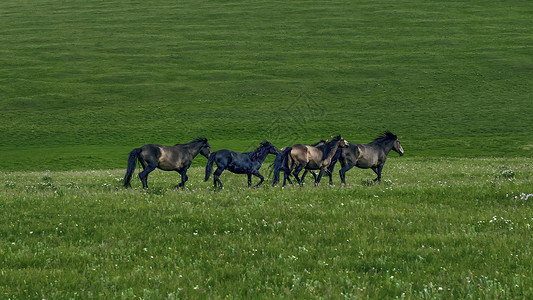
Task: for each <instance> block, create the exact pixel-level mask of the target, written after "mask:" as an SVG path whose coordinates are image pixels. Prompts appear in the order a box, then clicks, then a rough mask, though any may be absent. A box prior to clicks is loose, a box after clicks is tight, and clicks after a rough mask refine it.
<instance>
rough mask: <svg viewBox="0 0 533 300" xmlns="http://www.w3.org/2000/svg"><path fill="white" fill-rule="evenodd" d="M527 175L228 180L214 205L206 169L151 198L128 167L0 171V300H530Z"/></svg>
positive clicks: (501, 164)
mask: <svg viewBox="0 0 533 300" xmlns="http://www.w3.org/2000/svg"><path fill="white" fill-rule="evenodd" d="M532 166H533V161H532V160H531V159H465V158H463V159H405V158H391V159H390V161H389V162H388V164H387V166H386V167H385V170H384V178H383V179H384V182H383V183H382V184H381V185H372V184H370V183H369V182H370V180H371V179H372V178H373V174H372V172H371V171H369V170H359V169H357V170H351V171H350V172H348V173H347V183H348V186H347V187H345V188H340V187H339V186H334V187H328V186H325V185H322V186H320V187H318V188H315V187H313V186H312V185H311V184H308V185H306V186H304V187H303V188H299V187H288V188H285V189H281V188H280V187H278V188H272V187H270V186H269V182H268V181H267V182H266V184H265V185H264V186H263V187H262V188H260V189H256V190H253V189H248V188H246V187H245V186H246V176H243V175H235V174H231V173H227V174H226V173H224V174H223V175H222V178H221V180H222V181H223V182H224V183H225V187H226V189H225V190H224V191H220V192H214V191H213V190H212V188H211V184H212V182H211V181H209V182H203V181H202V178H203V169H202V168H193V169H191V171H190V173H191V174H190V181H189V182H188V184H187V187H186V189H185V190H184V191H174V190H173V189H172V188H173V186H174V185H175V183H176V182H177V180H178V178H179V176H178V175H177V174H175V173H173V172H162V171H156V172H154V173H153V176H152V175H151V177H150V178H149V183H150V185H151V189H150V190H148V191H142V190H141V189H140V188H141V185H140V182H139V181H138V180H135V181H134V182H133V186H134V188H133V189H123V188H122V187H121V184H122V183H121V178H122V176H123V170H110V171H84V172H34V173H19V172H14V173H13V172H10V173H2V174H1V175H0V177H1V178H0V184H1V188H0V199H3V200H2V201H1V202H0V236H1V239H2V243H1V244H0V254H1V255H0V258H1V261H0V274H1V277H0V278H1V279H0V290H1V291H2V296H1V297H2V298H10V299H20V298H27V297H29V298H36V297H40V298H50V299H52V298H145V299H160V298H170V299H178V298H179V299H183V298H207V297H212V298H227V297H229V298H239V299H242V298H281V297H290V298H321V297H323V298H348V299H358V298H367V297H368V298H381V299H383V298H394V297H406V298H431V299H434V298H438V299H449V298H469V297H471V298H492V299H494V298H502V299H509V298H531V297H532V296H533V284H532V282H533V281H532V280H531V272H530V266H531V265H532V264H533V261H532V255H531V254H532V250H533V248H532V247H533V245H532V229H531V225H533V219H532V216H533V214H532V213H533V212H532V205H531V203H532V202H531V201H532V200H533V196H530V197H529V199H527V200H525V199H523V198H525V197H524V196H521V194H522V193H525V194H531V193H532V192H533V190H531V180H532V172H531V169H532ZM264 173H266V171H264ZM334 179H335V183H337V184H338V183H339V179H338V176H336V177H335V178H334ZM254 182H255V181H254ZM309 183H310V182H309Z"/></svg>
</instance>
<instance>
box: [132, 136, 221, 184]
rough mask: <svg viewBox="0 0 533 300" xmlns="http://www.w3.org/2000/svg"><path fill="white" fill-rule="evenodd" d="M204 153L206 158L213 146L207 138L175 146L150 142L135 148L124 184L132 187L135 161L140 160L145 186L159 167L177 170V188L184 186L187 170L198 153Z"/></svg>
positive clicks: (165, 169) (141, 175) (142, 179)
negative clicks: (179, 176) (178, 180)
mask: <svg viewBox="0 0 533 300" xmlns="http://www.w3.org/2000/svg"><path fill="white" fill-rule="evenodd" d="M198 153H199V154H202V155H203V156H205V158H208V157H209V154H211V147H210V146H209V143H208V142H207V139H206V138H197V139H195V140H193V141H192V142H190V143H187V144H176V145H174V146H162V145H154V144H148V145H144V146H142V147H141V148H136V149H133V151H131V152H130V157H129V159H128V170H127V171H126V176H124V186H125V187H130V186H131V184H130V181H131V176H132V175H133V171H135V161H136V160H139V162H140V163H141V165H142V167H143V169H144V170H143V171H142V172H140V173H139V178H140V179H141V182H142V184H143V188H144V189H147V188H148V174H150V172H152V171H153V170H155V169H156V168H159V169H161V170H164V171H177V172H178V173H180V175H181V183H180V184H178V185H176V188H179V187H181V188H183V187H184V186H185V182H186V181H187V179H188V177H187V170H188V169H189V167H190V166H191V162H192V160H193V159H194V158H195V157H196V155H198Z"/></svg>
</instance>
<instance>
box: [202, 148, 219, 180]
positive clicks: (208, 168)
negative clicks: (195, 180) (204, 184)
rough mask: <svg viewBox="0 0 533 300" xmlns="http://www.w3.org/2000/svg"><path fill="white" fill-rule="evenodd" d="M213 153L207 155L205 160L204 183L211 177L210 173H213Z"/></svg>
mask: <svg viewBox="0 0 533 300" xmlns="http://www.w3.org/2000/svg"><path fill="white" fill-rule="evenodd" d="M215 153H216V152H212V153H211V154H210V155H209V158H208V159H207V165H206V166H205V179H204V181H207V180H209V177H210V176H211V172H213V162H214V161H215Z"/></svg>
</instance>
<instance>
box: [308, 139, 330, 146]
mask: <svg viewBox="0 0 533 300" xmlns="http://www.w3.org/2000/svg"><path fill="white" fill-rule="evenodd" d="M325 143H327V141H326V140H320V141H318V142H316V143H314V144H311V145H310V146H313V147H316V145H318V144H322V145H324V144H325Z"/></svg>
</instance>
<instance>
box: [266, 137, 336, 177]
mask: <svg viewBox="0 0 533 300" xmlns="http://www.w3.org/2000/svg"><path fill="white" fill-rule="evenodd" d="M346 145H347V142H346V141H345V140H344V139H343V138H342V137H341V136H340V135H339V136H336V137H334V138H333V139H332V140H331V141H330V142H327V143H326V144H324V145H322V146H319V147H314V146H310V145H303V144H296V145H294V146H292V147H287V148H286V149H285V150H284V151H283V152H282V153H281V154H279V155H278V156H276V159H275V160H274V179H273V185H274V186H275V185H276V184H278V182H279V173H280V171H284V173H285V176H284V178H283V186H285V184H286V181H287V178H288V177H289V173H290V171H292V174H293V175H294V178H296V181H297V182H298V183H299V184H300V185H302V184H303V182H302V180H301V179H300V178H299V177H298V174H299V173H300V171H302V170H304V169H305V170H320V173H319V174H318V176H317V178H316V179H315V185H318V184H319V183H320V179H321V178H322V175H323V174H324V172H326V173H327V174H328V175H329V176H330V177H331V173H330V172H329V171H328V167H329V165H330V164H331V160H332V158H333V155H334V154H335V152H336V151H337V149H338V148H339V147H345V146H346ZM289 162H290V163H289ZM330 180H331V179H330Z"/></svg>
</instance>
